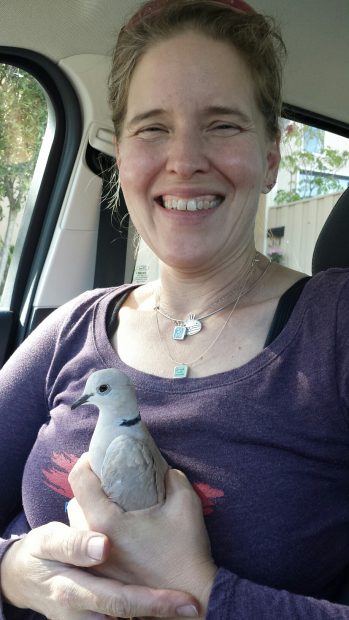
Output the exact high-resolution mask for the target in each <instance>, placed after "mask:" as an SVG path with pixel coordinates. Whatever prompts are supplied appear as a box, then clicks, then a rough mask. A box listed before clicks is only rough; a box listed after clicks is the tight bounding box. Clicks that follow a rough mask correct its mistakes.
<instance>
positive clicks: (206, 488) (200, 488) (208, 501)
mask: <svg viewBox="0 0 349 620" xmlns="http://www.w3.org/2000/svg"><path fill="white" fill-rule="evenodd" d="M193 488H194V490H195V491H196V492H197V494H198V496H199V497H200V499H201V503H202V508H203V513H204V515H210V514H211V513H212V512H213V511H214V508H215V505H216V500H217V498H218V497H224V491H222V490H221V489H215V488H213V487H210V485H209V484H205V482H196V483H195V484H193Z"/></svg>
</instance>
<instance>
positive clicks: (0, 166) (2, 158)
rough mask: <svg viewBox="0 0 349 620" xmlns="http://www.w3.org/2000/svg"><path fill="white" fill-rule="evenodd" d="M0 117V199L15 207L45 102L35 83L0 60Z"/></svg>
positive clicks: (34, 152)
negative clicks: (0, 62) (5, 199)
mask: <svg viewBox="0 0 349 620" xmlns="http://www.w3.org/2000/svg"><path fill="white" fill-rule="evenodd" d="M0 118H1V123H0V201H1V200H2V201H3V200H4V198H7V201H8V204H9V206H10V209H11V210H12V209H14V210H16V211H19V210H20V209H21V208H22V206H23V202H24V198H25V195H26V193H27V191H28V187H29V184H30V180H31V178H32V176H33V172H34V167H35V163H36V160H37V156H38V152H39V149H40V145H41V142H42V137H43V134H44V131H45V128H46V123H47V104H46V99H45V95H44V92H43V90H42V88H41V87H40V85H39V83H38V82H37V81H36V80H35V79H34V78H33V77H32V76H31V75H30V74H29V73H26V72H25V71H23V70H22V69H19V68H18V67H14V66H12V65H5V64H0ZM2 207H3V205H2ZM2 211H3V208H2Z"/></svg>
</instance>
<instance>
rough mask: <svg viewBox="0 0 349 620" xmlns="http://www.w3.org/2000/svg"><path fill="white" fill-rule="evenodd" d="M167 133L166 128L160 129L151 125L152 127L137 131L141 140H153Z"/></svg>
mask: <svg viewBox="0 0 349 620" xmlns="http://www.w3.org/2000/svg"><path fill="white" fill-rule="evenodd" d="M165 133H166V128H165V127H159V126H158V125H151V126H150V127H143V128H142V129H139V130H138V131H137V135H138V136H140V137H141V138H146V139H152V138H157V137H158V136H162V135H164V134H165Z"/></svg>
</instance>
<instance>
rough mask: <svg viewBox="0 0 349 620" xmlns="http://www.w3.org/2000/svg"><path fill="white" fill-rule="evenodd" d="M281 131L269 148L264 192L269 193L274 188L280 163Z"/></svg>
mask: <svg viewBox="0 0 349 620" xmlns="http://www.w3.org/2000/svg"><path fill="white" fill-rule="evenodd" d="M280 137H281V136H280V132H279V133H278V135H277V136H276V138H275V140H274V141H272V142H270V143H269V145H268V150H267V170H266V175H265V181H264V187H263V190H262V192H263V194H267V193H268V192H270V190H271V189H273V187H274V185H275V183H276V179H277V175H278V171H279V165H280V159H281V155H280Z"/></svg>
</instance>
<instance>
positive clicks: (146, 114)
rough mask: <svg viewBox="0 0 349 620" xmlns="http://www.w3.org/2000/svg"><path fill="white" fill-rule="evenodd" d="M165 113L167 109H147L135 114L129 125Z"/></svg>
mask: <svg viewBox="0 0 349 620" xmlns="http://www.w3.org/2000/svg"><path fill="white" fill-rule="evenodd" d="M163 114H165V110H164V109H162V108H153V109H151V110H146V111H145V112H140V113H139V114H136V115H135V116H133V117H132V118H131V119H130V120H129V122H128V125H136V124H137V123H140V122H142V121H146V120H148V119H149V118H152V117H153V116H161V115H163Z"/></svg>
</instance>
